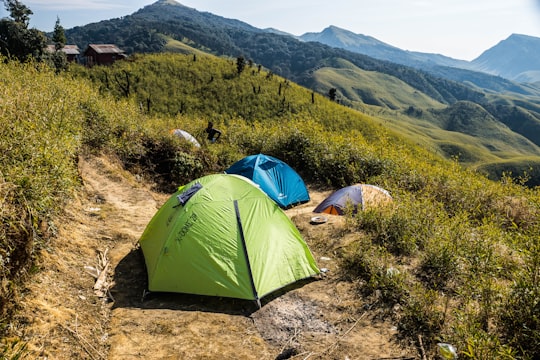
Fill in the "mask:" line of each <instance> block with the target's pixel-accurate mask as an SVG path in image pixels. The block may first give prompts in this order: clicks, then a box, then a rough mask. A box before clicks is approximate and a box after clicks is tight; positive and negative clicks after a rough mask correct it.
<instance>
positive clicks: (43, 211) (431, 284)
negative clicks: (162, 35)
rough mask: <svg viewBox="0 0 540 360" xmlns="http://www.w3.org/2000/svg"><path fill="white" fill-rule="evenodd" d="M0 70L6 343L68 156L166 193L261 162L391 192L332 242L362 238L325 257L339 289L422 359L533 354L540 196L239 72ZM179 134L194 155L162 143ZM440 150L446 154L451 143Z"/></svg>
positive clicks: (125, 65)
mask: <svg viewBox="0 0 540 360" xmlns="http://www.w3.org/2000/svg"><path fill="white" fill-rule="evenodd" d="M239 69H241V70H242V71H239ZM0 71H1V73H2V74H3V79H2V80H0V92H1V95H2V96H0V122H1V127H0V129H2V130H1V132H0V136H1V139H0V140H1V141H0V149H1V150H2V153H3V154H7V155H8V156H3V157H2V159H1V161H2V162H1V165H0V199H1V200H2V204H1V205H2V206H1V209H2V212H1V214H2V224H3V226H2V228H1V232H0V260H1V262H0V264H1V267H0V270H1V273H0V275H1V276H2V284H4V286H2V287H1V288H0V295H1V297H2V304H3V312H2V322H1V324H2V326H3V328H2V329H3V333H4V334H7V335H9V336H12V337H9V339H13V336H15V335H14V334H9V328H10V327H9V324H10V321H11V314H12V313H11V310H12V309H14V305H15V304H16V303H17V302H18V301H19V300H20V296H19V294H18V289H20V287H21V282H22V280H24V278H25V276H26V275H27V274H29V271H30V269H32V264H33V257H34V256H35V254H37V250H38V249H40V248H44V247H47V246H48V239H49V238H50V237H51V236H54V229H55V226H56V223H57V221H59V219H60V218H59V216H60V215H61V213H62V208H63V204H65V203H66V201H70V199H72V198H73V197H75V196H76V194H77V190H78V185H79V181H80V180H79V179H78V176H77V159H78V155H80V154H82V153H86V154H92V153H107V154H109V155H110V156H115V157H116V158H118V160H119V161H121V163H122V164H123V165H124V167H125V168H126V169H128V170H130V171H132V172H134V173H136V174H138V175H139V176H140V177H143V178H146V179H150V180H152V181H153V182H155V183H156V187H157V188H159V189H160V190H161V191H164V192H167V193H170V192H172V191H174V190H175V189H176V187H177V186H178V185H181V184H185V183H187V182H188V181H190V180H193V179H195V178H198V177H200V176H202V175H205V174H209V173H215V172H221V171H223V170H224V169H226V168H227V167H228V166H229V165H230V164H232V163H233V162H234V161H236V160H238V159H240V158H241V157H243V156H245V155H249V154H255V153H259V152H262V153H266V154H268V155H272V156H275V157H278V158H280V159H282V160H284V161H285V162H287V163H288V164H289V165H291V166H292V167H293V168H294V169H295V170H297V171H298V172H299V173H300V174H301V175H302V176H303V178H304V180H305V181H306V182H307V183H308V184H310V185H311V186H314V187H321V188H326V189H337V188H340V187H342V186H345V185H350V184H354V183H358V182H362V183H371V184H375V185H380V186H382V187H384V188H385V189H387V190H388V191H390V193H391V194H392V196H393V198H394V202H393V205H391V206H389V207H384V208H378V209H377V208H375V209H370V210H368V211H363V212H360V213H359V214H357V215H355V216H352V215H349V216H348V221H347V226H346V227H345V228H344V229H343V230H342V233H340V235H339V236H344V237H345V236H348V235H351V234H354V235H356V236H355V238H356V239H357V240H356V241H355V242H354V243H353V244H351V245H350V246H349V247H346V248H343V249H342V250H341V251H340V252H338V253H336V254H335V256H336V258H337V259H338V260H337V261H339V265H340V269H341V270H340V271H341V274H340V276H341V278H342V279H343V281H349V282H351V283H353V284H355V287H356V289H357V293H358V296H359V297H362V298H363V299H365V300H366V301H369V304H370V308H371V309H379V310H380V314H381V316H389V317H392V318H393V320H394V321H395V323H396V324H397V327H398V332H399V334H400V337H401V338H403V339H406V340H408V341H410V342H411V343H415V344H416V345H418V346H419V347H420V346H421V347H422V348H423V349H428V350H430V351H432V352H433V351H436V348H437V345H436V344H437V343H438V342H448V343H451V344H453V345H454V346H456V348H457V349H458V351H459V356H460V358H470V359H478V358H486V359H491V358H499V359H530V358H535V357H538V356H539V355H540V341H539V340H538V339H540V335H539V334H540V319H539V318H538V316H537V314H538V304H539V300H538V299H540V277H539V276H538V274H539V272H540V244H539V242H538V233H539V231H540V223H539V204H540V195H539V193H538V190H537V189H532V188H527V187H524V186H522V185H521V184H520V183H517V182H516V181H514V180H512V178H510V177H506V176H503V180H502V181H497V182H495V181H491V180H488V179H487V178H485V177H484V176H482V175H480V174H478V173H476V172H474V171H471V170H470V169H469V170H467V169H464V168H463V167H461V166H460V165H459V164H458V163H457V162H456V161H449V160H446V159H444V157H442V156H440V155H438V154H437V153H436V152H434V151H431V150H430V149H429V148H426V147H424V146H423V144H422V142H421V141H418V142H416V141H415V142H413V141H412V140H411V139H410V138H409V137H405V136H402V135H400V134H399V131H397V130H398V129H397V128H396V127H393V129H392V127H389V126H387V125H388V123H387V122H386V120H385V119H384V118H383V117H379V116H376V115H369V114H366V113H361V112H358V111H356V110H353V109H350V108H347V107H344V106H342V105H339V104H336V103H334V102H331V101H329V99H327V98H326V97H324V96H321V95H317V94H314V93H313V92H312V91H311V90H307V89H305V88H302V87H300V86H298V85H296V84H294V83H292V82H290V81H287V80H285V79H283V78H281V77H279V76H277V75H274V74H272V73H270V72H267V71H265V70H264V69H260V68H259V67H258V66H256V65H255V64H249V63H247V62H246V63H245V67H242V66H239V60H238V59H222V58H216V57H211V56H202V55H196V56H194V55H193V54H189V55H172V54H168V55H166V54H162V55H149V56H138V57H136V58H134V59H132V60H130V61H126V62H119V63H117V64H116V65H115V66H113V67H110V68H103V67H94V68H91V69H84V68H78V67H74V68H72V70H71V71H70V72H69V73H65V74H59V75H55V74H54V72H53V71H52V70H47V69H45V68H40V67H39V66H36V65H35V64H29V65H20V64H16V63H11V62H4V61H2V62H0ZM209 120H210V121H213V122H214V123H215V125H216V127H217V128H219V129H220V130H221V131H222V132H223V135H222V137H221V138H220V140H219V141H218V142H216V143H208V142H207V141H206V140H205V137H204V131H203V130H204V128H205V127H206V123H207V121H209ZM423 121H424V124H425V129H430V130H431V131H434V132H436V131H437V128H438V127H436V126H434V124H433V123H430V122H429V121H426V120H423ZM458 123H459V124H461V123H460V122H457V121H456V122H455V124H458ZM447 125H448V124H447ZM460 126H461V125H460ZM173 128H182V129H185V130H187V131H189V132H190V133H192V134H193V135H194V136H196V137H197V138H198V140H199V141H200V142H201V147H200V148H196V147H194V146H193V145H192V144H191V143H189V142H186V141H183V140H181V139H179V138H176V137H175V136H173V135H171V134H170V130H171V129H173ZM416 129H418V132H419V133H420V132H421V131H420V127H417V128H416ZM441 131H442V130H441ZM446 131H447V130H446ZM411 134H412V132H411ZM440 141H441V143H440V144H443V142H445V143H444V144H445V145H444V146H446V147H447V148H452V143H453V142H452V141H450V142H449V141H448V138H447V137H442V138H441V140H440ZM463 149H465V150H468V153H469V156H470V157H474V156H475V155H476V153H475V151H474V149H468V148H465V147H463ZM452 151H455V150H452ZM525 180H526V179H523V181H525ZM324 240H325V239H308V241H319V242H322V241H324ZM34 271H37V269H34ZM6 338H8V337H6ZM419 338H421V339H423V343H422V344H418V339H419ZM6 349H7V347H6ZM4 351H7V350H4Z"/></svg>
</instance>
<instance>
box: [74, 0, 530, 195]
mask: <svg viewBox="0 0 540 360" xmlns="http://www.w3.org/2000/svg"><path fill="white" fill-rule="evenodd" d="M179 19H181V20H179ZM67 38H68V39H69V42H70V43H75V44H77V45H78V46H79V47H80V48H85V47H86V46H87V44H88V43H115V44H117V45H118V46H120V47H121V48H122V49H123V50H125V51H126V52H127V53H128V54H133V53H152V52H154V53H155V52H163V51H171V52H179V53H184V54H185V53H186V52H190V51H194V49H197V50H196V51H199V52H203V51H204V52H207V53H212V54H214V55H218V56H228V57H232V58H238V57H242V58H244V59H246V61H247V62H248V63H249V61H252V62H255V63H257V64H261V65H262V66H264V67H265V68H266V69H269V71H271V72H273V73H274V74H277V75H280V76H283V77H285V78H287V79H289V80H290V81H293V82H296V83H297V84H300V85H302V86H306V87H308V88H310V89H312V90H313V91H315V92H317V93H318V94H324V95H327V94H328V95H330V94H332V96H334V95H335V96H336V97H335V100H336V101H338V102H339V103H340V104H343V105H345V106H348V107H352V108H354V109H356V110H359V111H362V112H364V113H366V114H371V115H375V116H376V118H377V119H382V120H383V122H384V125H385V126H388V125H390V124H391V126H392V127H393V128H394V129H395V131H396V132H401V133H402V134H403V135H405V136H407V137H409V139H411V141H414V142H417V143H418V144H420V145H421V146H423V147H427V148H430V149H432V150H433V151H435V152H437V153H439V154H440V155H442V156H444V157H446V158H447V159H457V160H458V161H459V162H460V163H461V164H463V165H466V166H468V167H470V168H472V169H476V168H480V169H482V171H485V172H488V176H489V177H490V178H494V179H499V180H500V179H501V178H500V175H501V174H500V172H497V171H495V169H496V168H497V163H499V162H501V161H504V162H506V164H507V167H510V166H513V165H515V166H514V167H512V168H508V171H507V172H506V173H507V174H512V176H514V177H516V178H518V177H520V176H523V173H521V170H522V169H523V168H524V167H526V163H522V162H521V161H522V160H523V159H524V158H527V157H532V156H538V154H539V153H540V136H539V135H538V134H540V107H539V105H538V102H539V100H538V96H539V94H540V91H539V89H538V88H536V87H535V86H533V85H530V84H529V85H524V84H518V83H514V82H511V81H508V80H505V79H503V78H500V77H496V76H491V75H488V74H485V73H479V72H474V71H469V70H463V69H457V68H451V67H444V66H432V65H428V64H425V65H424V66H423V67H422V69H417V68H414V66H413V67H409V66H404V65H399V64H395V63H393V62H389V61H381V60H376V59H374V58H372V57H369V56H365V55H361V54H358V53H354V52H350V51H346V50H343V49H336V48H332V47H329V46H326V45H323V44H320V43H317V42H303V41H299V40H297V39H295V38H294V37H292V36H284V35H278V34H274V33H271V32H266V31H262V30H260V29H257V28H254V27H252V26H250V25H248V24H245V23H242V22H240V21H237V20H231V19H224V18H222V17H219V16H216V15H212V14H210V13H204V12H198V11H196V10H195V9H192V8H189V7H185V6H183V5H181V4H179V3H177V2H173V1H158V2H156V3H154V4H152V5H148V6H146V7H144V8H142V9H140V10H139V11H137V12H136V13H134V14H132V15H129V16H125V17H123V18H121V19H112V20H107V21H102V22H99V23H94V24H88V25H86V26H82V27H76V28H74V29H70V30H68V31H67ZM190 49H191V50H190ZM415 66H419V65H418V63H416V65H415ZM330 90H331V91H332V92H331V93H330ZM446 107H448V109H446ZM169 111H172V110H171V109H170V110H169ZM240 115H241V116H244V115H243V114H240ZM485 126H486V127H485ZM483 130H486V131H485V132H484V131H483ZM538 184H540V178H536V177H531V178H530V179H529V181H528V182H527V185H529V186H535V185H538Z"/></svg>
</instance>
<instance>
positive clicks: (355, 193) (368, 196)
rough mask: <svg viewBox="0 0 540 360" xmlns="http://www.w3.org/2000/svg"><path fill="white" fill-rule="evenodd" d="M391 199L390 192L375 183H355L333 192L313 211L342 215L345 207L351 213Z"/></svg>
mask: <svg viewBox="0 0 540 360" xmlns="http://www.w3.org/2000/svg"><path fill="white" fill-rule="evenodd" d="M389 201H392V197H391V196H390V193H389V192H388V191H386V190H384V189H383V188H380V187H378V186H375V185H368V184H356V185H351V186H347V187H344V188H342V189H339V190H337V191H335V192H333V193H332V194H331V195H330V196H328V197H327V198H326V199H324V200H323V201H322V202H321V203H320V204H319V205H317V207H316V208H315V209H314V210H313V212H315V213H326V214H332V215H344V214H345V213H346V212H347V209H350V210H351V212H352V213H353V214H355V213H356V212H357V211H358V208H360V210H364V209H365V208H366V207H369V206H376V205H378V204H381V203H386V202H389Z"/></svg>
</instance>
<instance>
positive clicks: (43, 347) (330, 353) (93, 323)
mask: <svg viewBox="0 0 540 360" xmlns="http://www.w3.org/2000/svg"><path fill="white" fill-rule="evenodd" d="M80 173H81V176H82V178H83V180H84V185H85V192H86V196H83V197H81V198H80V199H78V201H76V202H74V204H72V205H71V206H70V209H69V212H68V214H69V218H68V219H66V222H65V224H63V225H62V227H61V228H59V229H58V237H57V238H56V239H55V240H53V241H52V242H51V244H50V248H48V249H46V250H45V251H44V252H43V256H42V259H43V260H42V263H41V265H40V269H41V271H39V272H38V273H37V274H36V275H35V276H34V278H33V281H32V282H31V283H30V284H29V288H28V291H27V294H26V295H25V299H24V301H23V302H22V304H21V305H22V310H21V312H20V315H19V317H18V325H17V328H16V329H15V330H14V333H16V334H17V335H19V336H20V337H21V338H23V339H24V340H25V341H27V342H28V347H27V356H26V357H25V358H28V359H112V360H120V359H121V360H124V359H257V360H259V359H289V358H291V359H382V358H386V359H389V358H391V359H405V358H414V353H411V352H410V351H409V352H407V351H406V350H405V349H402V348H400V347H399V346H398V345H397V344H396V342H395V339H394V337H395V335H396V331H395V327H394V326H393V324H391V323H388V322H384V321H380V320H376V319H375V318H374V316H373V314H371V313H370V312H369V311H367V310H366V307H365V304H364V303H363V301H362V299H360V298H358V297H357V296H355V293H354V289H353V287H352V285H351V284H349V283H347V282H342V281H339V278H338V273H339V271H338V270H339V269H338V265H337V263H336V262H335V261H334V259H333V251H334V250H335V246H338V245H339V246H342V245H343V244H344V243H343V242H344V241H346V239H333V240H331V239H328V246H324V247H321V246H313V247H312V251H313V253H314V255H315V257H316V259H317V262H318V264H319V266H320V267H321V268H327V269H329V272H328V273H327V275H326V276H325V277H324V278H323V279H320V280H316V281H306V282H304V283H301V284H295V286H294V287H291V288H289V289H285V290H284V291H282V292H280V293H277V294H274V295H273V297H271V298H268V299H263V300H264V301H263V307H262V308H261V309H258V308H257V307H255V306H254V304H253V303H252V302H246V301H241V300H234V299H224V298H210V297H201V296H192V295H183V294H150V295H148V296H146V297H144V299H143V294H144V290H145V287H146V273H145V269H144V259H143V257H142V254H141V252H140V250H139V249H138V247H137V241H138V238H139V236H140V235H141V233H142V232H143V230H144V228H145V226H146V224H147V223H148V221H149V220H150V219H151V218H152V216H153V215H154V214H155V212H156V211H157V209H158V208H159V207H160V205H161V204H162V203H163V202H164V201H165V200H166V199H167V198H168V195H166V194H158V193H155V192H152V191H151V190H150V189H149V187H148V186H146V185H144V184H143V183H142V182H139V181H137V180H136V179H135V178H134V177H133V176H132V175H131V174H128V173H126V172H124V171H122V170H120V168H119V166H117V165H116V164H115V163H114V162H111V161H110V160H108V159H106V158H93V159H89V160H88V159H87V160H85V159H81V161H80ZM310 195H311V197H312V200H311V201H310V202H309V203H307V204H304V205H302V206H300V207H297V208H293V209H291V210H288V211H287V213H288V215H289V216H290V217H291V218H292V219H293V221H294V222H295V224H296V225H297V227H298V228H299V229H300V231H301V232H302V234H303V235H304V236H305V238H306V241H308V244H309V245H310V246H312V244H311V243H310V241H311V240H313V239H319V243H321V241H325V240H326V237H327V236H328V234H330V233H331V231H330V230H332V229H335V228H336V227H340V226H343V223H342V222H341V221H342V219H341V218H337V217H331V218H329V221H328V222H327V223H325V224H323V225H310V224H309V219H310V217H311V216H313V214H312V213H311V211H312V209H313V208H314V206H315V205H316V204H317V203H318V202H319V201H320V200H322V199H323V198H324V197H325V196H326V195H328V193H319V192H316V191H311V192H310ZM338 243H339V244H338ZM102 270H104V271H103V275H107V276H106V277H101V278H98V279H96V277H97V275H98V274H99V272H100V271H102ZM101 280H104V281H103V282H102V283H101V284H102V286H99V287H98V289H94V286H95V284H96V281H97V283H98V284H99V283H100V281H101ZM411 354H413V355H411Z"/></svg>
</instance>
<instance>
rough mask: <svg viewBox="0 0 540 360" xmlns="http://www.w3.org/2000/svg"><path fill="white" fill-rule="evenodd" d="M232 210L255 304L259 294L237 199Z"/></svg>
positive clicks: (258, 302)
mask: <svg viewBox="0 0 540 360" xmlns="http://www.w3.org/2000/svg"><path fill="white" fill-rule="evenodd" d="M234 211H235V213H236V222H237V223H238V229H239V232H240V239H241V240H242V250H243V251H244V257H245V258H246V264H247V269H248V274H249V282H250V284H251V289H252V290H253V297H254V298H255V300H256V301H257V304H259V307H260V306H261V305H260V299H259V294H257V288H256V287H255V281H253V273H252V272H251V264H250V263H249V255H248V251H247V245H246V238H245V237H244V229H243V227H242V219H241V218H240V209H239V208H238V200H234Z"/></svg>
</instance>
